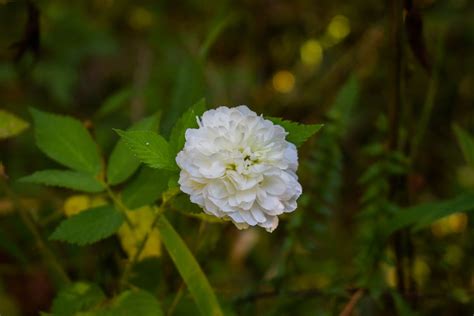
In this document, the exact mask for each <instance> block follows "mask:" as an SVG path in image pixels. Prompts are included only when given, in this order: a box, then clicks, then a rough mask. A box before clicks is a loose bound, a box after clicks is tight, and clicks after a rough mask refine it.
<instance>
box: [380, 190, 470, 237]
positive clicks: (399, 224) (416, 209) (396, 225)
mask: <svg viewBox="0 0 474 316" xmlns="http://www.w3.org/2000/svg"><path fill="white" fill-rule="evenodd" d="M472 210H474V194H472V193H466V194H462V195H459V196H457V197H455V198H453V199H450V200H445V201H440V202H434V203H425V204H420V205H416V206H412V207H408V208H405V209H400V210H399V211H398V213H397V215H395V217H394V218H392V219H391V220H390V221H389V222H388V223H387V224H386V229H385V232H386V233H387V234H388V235H390V234H391V233H393V232H395V231H397V230H399V229H401V228H405V227H408V226H413V229H414V230H419V229H421V228H424V227H426V226H428V225H430V224H432V223H433V222H435V221H436V220H438V219H440V218H443V217H445V216H448V215H450V214H453V213H457V212H465V211H472Z"/></svg>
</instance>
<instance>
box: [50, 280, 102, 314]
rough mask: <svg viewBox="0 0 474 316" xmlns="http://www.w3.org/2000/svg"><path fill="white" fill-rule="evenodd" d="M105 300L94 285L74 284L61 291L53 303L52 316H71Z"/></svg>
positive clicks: (100, 291)
mask: <svg viewBox="0 0 474 316" xmlns="http://www.w3.org/2000/svg"><path fill="white" fill-rule="evenodd" d="M103 300H105V296H104V293H103V292H102V290H101V289H100V288H99V287H98V286H97V285H95V284H89V283H85V282H77V283H74V284H72V285H70V286H68V287H67V288H65V289H63V290H61V291H60V292H59V294H58V295H57V296H56V298H55V299H54V301H53V307H52V309H51V312H52V314H53V315H54V316H73V315H76V313H79V312H83V311H86V310H87V309H89V308H91V307H93V306H94V305H96V304H99V303H100V302H102V301H103Z"/></svg>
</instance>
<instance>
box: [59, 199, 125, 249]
mask: <svg viewBox="0 0 474 316" xmlns="http://www.w3.org/2000/svg"><path fill="white" fill-rule="evenodd" d="M122 222H123V215H122V213H120V212H118V211H117V210H116V209H115V208H114V207H113V206H111V205H106V206H100V207H97V208H92V209H89V210H87V211H83V212H81V213H79V214H77V215H74V216H73V217H71V218H69V219H66V220H64V221H62V222H61V224H59V226H58V227H57V228H56V230H55V231H54V233H53V234H52V235H51V237H50V239H52V240H61V241H66V242H69V243H71V244H77V245H80V246H82V245H86V244H91V243H94V242H96V241H99V240H101V239H104V238H107V237H109V236H111V235H113V234H114V233H115V232H116V231H117V230H118V229H119V227H120V225H122Z"/></svg>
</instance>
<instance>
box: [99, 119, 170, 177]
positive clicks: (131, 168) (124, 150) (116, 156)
mask: <svg viewBox="0 0 474 316" xmlns="http://www.w3.org/2000/svg"><path fill="white" fill-rule="evenodd" d="M160 116H161V115H160V114H155V115H152V116H150V117H147V118H145V119H143V120H141V121H140V122H138V123H136V124H134V125H133V126H132V127H130V128H129V129H128V131H156V130H157V129H158V126H159V124H160ZM139 165H140V160H138V159H137V157H135V156H134V155H133V153H132V152H131V151H130V149H129V148H128V146H127V144H126V143H125V140H124V139H122V138H121V139H120V140H119V141H118V142H117V145H115V148H114V149H113V150H112V153H111V154H110V158H109V162H108V164H107V181H108V182H109V183H110V184H111V185H115V184H119V183H121V182H123V181H125V180H127V179H128V178H129V177H130V176H131V175H132V174H133V173H134V172H135V171H136V170H137V169H138V166H139Z"/></svg>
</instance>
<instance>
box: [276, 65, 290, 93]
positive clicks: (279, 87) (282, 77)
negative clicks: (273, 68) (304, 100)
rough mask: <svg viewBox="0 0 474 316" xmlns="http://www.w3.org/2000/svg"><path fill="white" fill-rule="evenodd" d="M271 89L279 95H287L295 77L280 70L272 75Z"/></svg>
mask: <svg viewBox="0 0 474 316" xmlns="http://www.w3.org/2000/svg"><path fill="white" fill-rule="evenodd" d="M272 82H273V88H274V89H275V90H276V91H278V92H281V93H288V92H290V91H291V90H293V88H294V86H295V76H293V74H292V73H291V72H289V71H287V70H280V71H278V72H277V73H275V74H274V75H273V79H272Z"/></svg>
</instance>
